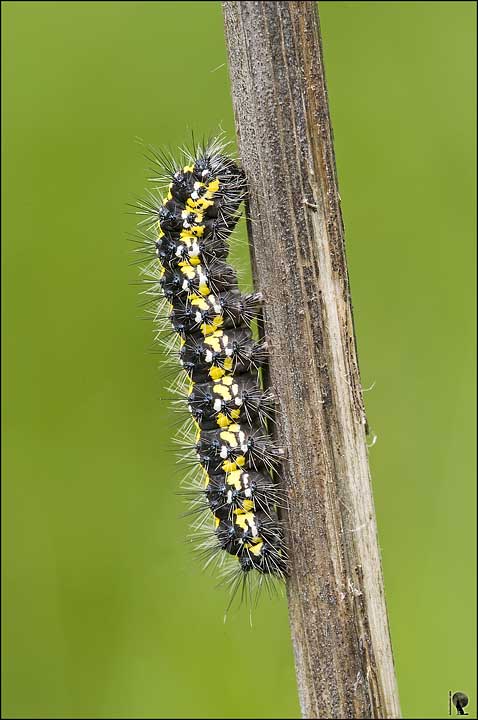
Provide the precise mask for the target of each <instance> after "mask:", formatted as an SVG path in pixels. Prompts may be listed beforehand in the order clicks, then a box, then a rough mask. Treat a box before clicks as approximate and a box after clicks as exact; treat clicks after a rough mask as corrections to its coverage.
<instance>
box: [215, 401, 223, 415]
mask: <svg viewBox="0 0 478 720" xmlns="http://www.w3.org/2000/svg"><path fill="white" fill-rule="evenodd" d="M221 408H222V401H221V400H219V399H218V400H214V410H215V411H216V412H220V410H221Z"/></svg>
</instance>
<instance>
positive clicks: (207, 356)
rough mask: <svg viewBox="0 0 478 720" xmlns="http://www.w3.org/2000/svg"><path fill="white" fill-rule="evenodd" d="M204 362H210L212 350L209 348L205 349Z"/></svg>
mask: <svg viewBox="0 0 478 720" xmlns="http://www.w3.org/2000/svg"><path fill="white" fill-rule="evenodd" d="M206 362H207V363H211V362H212V352H211V350H206Z"/></svg>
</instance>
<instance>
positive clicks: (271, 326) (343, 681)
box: [223, 0, 400, 718]
mask: <svg viewBox="0 0 478 720" xmlns="http://www.w3.org/2000/svg"><path fill="white" fill-rule="evenodd" d="M223 8H224V18H225V29H226V40H227V45H228V52H229V64H230V73H231V82H232V95H233V102H234V110H235V116H236V126H237V134H238V140H239V148H240V156H241V159H242V164H243V167H244V170H245V173H246V176H247V179H248V185H249V212H250V216H251V218H252V220H251V221H250V222H249V233H250V241H251V248H252V254H253V265H254V274H255V281H256V284H257V287H258V289H259V290H261V291H262V293H263V295H264V299H265V306H264V319H265V332H266V338H267V342H268V347H269V357H270V364H269V372H270V380H271V384H272V387H274V388H275V390H276V393H277V395H278V396H279V398H280V412H279V417H278V423H277V434H278V436H279V438H280V441H281V444H283V446H284V447H285V449H286V457H287V460H286V461H285V462H284V468H283V478H284V483H285V487H286V489H287V494H288V501H289V506H290V509H289V511H288V513H287V517H286V518H284V521H285V530H286V537H287V542H288V546H289V551H290V579H289V581H288V599H289V617H290V626H291V632H292V640H293V646H294V652H295V661H296V669H297V680H298V687H299V697H300V703H301V707H302V712H303V715H304V717H307V718H397V717H400V707H399V701H398V693H397V686H396V679H395V671H394V665H393V656H392V649H391V645H390V637H389V629H388V620H387V612H386V607H385V599H384V590H383V580H382V570H381V561H380V553H379V547H378V541H377V530H376V522H375V511H374V505H373V498H372V493H371V486H370V472H369V465H368V456H367V447H366V436H365V431H366V418H365V412H364V406H363V401H362V388H361V384H360V376H359V369H358V362H357V353H356V347H355V335H354V327H353V319H352V305H351V299H350V288H349V280H348V273H347V264H346V258H345V247H344V229H343V223H342V215H341V210H340V197H339V193H338V187H337V175H336V168H335V157H334V148H333V135H332V128H331V125H330V118H329V109H328V101H327V88H326V84H325V77H324V67H323V61H322V48H321V40H320V30H319V18H318V12H317V4H316V3H315V2H309V1H308V0H307V1H301V2H262V1H261V2H249V1H248V2H224V3H223Z"/></svg>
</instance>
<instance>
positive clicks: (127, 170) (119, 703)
mask: <svg viewBox="0 0 478 720" xmlns="http://www.w3.org/2000/svg"><path fill="white" fill-rule="evenodd" d="M2 18H3V20H4V23H3V28H2V31H3V60H4V64H3V80H4V89H3V101H4V102H3V127H4V136H3V150H4V163H3V180H4V182H3V208H4V211H5V212H4V214H3V300H4V302H3V359H4V378H3V390H4V405H3V430H4V433H3V449H4V451H5V452H4V455H3V457H4V466H3V468H4V486H3V500H4V502H3V540H4V542H3V559H4V575H3V605H4V627H3V659H4V662H3V690H4V692H3V716H4V717H11V718H22V717H23V718H57V717H58V718H61V717H67V718H115V717H117V718H125V717H131V718H137V717H141V718H157V717H173V718H181V717H199V718H201V717H204V718H206V717H207V718H214V717H217V718H220V717H227V718H234V717H241V718H249V717H250V718H254V717H259V718H270V717H281V718H286V717H291V718H293V717H298V716H299V709H298V703H297V695H296V689H295V677H294V668H293V656H292V649H291V644H290V637H289V632H288V625H287V611H286V604H285V600H284V599H283V598H282V599H280V598H279V599H276V600H269V599H268V598H266V597H264V598H263V599H262V602H261V605H260V607H259V609H258V610H257V611H256V612H255V613H254V616H253V624H252V627H251V625H250V623H249V617H248V614H247V612H245V611H243V610H241V611H238V612H236V613H234V614H232V615H231V616H230V617H229V618H228V621H227V623H226V624H223V611H224V607H225V596H224V592H223V591H222V590H221V589H217V588H216V587H215V585H216V582H215V580H214V578H211V577H210V575H208V574H207V573H202V572H201V569H200V566H199V564H198V562H197V561H196V560H195V558H194V557H193V555H192V553H191V548H190V542H189V540H188V539H186V538H188V531H187V522H186V520H181V519H178V516H179V515H180V513H181V512H182V509H183V507H182V501H181V499H180V498H179V497H178V496H177V495H176V494H175V492H176V490H177V488H178V483H179V479H180V477H181V470H180V469H179V468H178V467H177V466H176V464H175V457H174V453H173V445H172V443H171V440H170V436H171V434H172V431H173V429H174V423H175V422H176V417H175V416H173V414H172V412H171V410H170V409H169V407H168V405H167V403H166V402H164V401H163V398H164V395H165V392H164V390H163V388H164V385H165V384H166V382H167V379H168V378H169V377H170V371H169V370H167V369H164V368H161V369H160V370H158V356H157V355H154V354H151V353H149V352H148V351H147V350H148V348H149V347H150V346H151V344H152V326H151V323H150V322H149V321H146V322H144V321H142V320H140V319H139V317H141V316H143V315H144V313H143V311H142V310H141V309H139V308H138V297H137V291H138V287H137V286H135V283H137V281H138V270H137V268H136V267H134V266H131V264H130V263H131V255H130V247H129V245H128V242H127V241H126V239H125V238H126V234H127V233H128V232H132V231H133V230H134V224H135V218H134V217H133V216H132V215H129V214H128V213H127V207H126V206H127V203H128V202H134V198H135V196H137V195H140V194H141V193H142V192H143V188H144V187H145V186H146V185H147V179H146V178H147V172H146V162H145V161H144V159H143V156H142V155H143V147H142V146H141V145H140V144H137V143H136V141H135V138H136V137H139V138H141V139H143V140H144V142H146V143H153V144H156V145H159V146H163V147H164V146H170V147H172V148H174V147H176V146H178V145H181V144H183V142H184V141H185V139H186V140H187V139H188V138H189V137H190V133H191V130H194V131H195V132H196V134H197V135H198V136H200V135H202V134H204V135H208V134H210V133H212V132H214V131H216V130H217V129H218V127H219V126H222V127H223V128H224V129H225V130H226V132H227V134H228V136H229V137H231V138H233V137H234V130H233V128H234V124H233V117H232V106H231V99H230V94H229V79H228V70H227V65H226V54H225V47H224V38H223V29H222V17H221V7H220V4H219V3H218V2H200V3H195V2H180V3H176V2H122V3H110V2H93V3H89V2H4V3H2ZM475 20H476V6H475V4H474V3H468V2H430V3H407V2H395V3H384V2H380V3H376V2H373V3H372V2H365V3H362V2H323V3H321V22H322V32H323V38H324V46H325V60H326V70H327V79H328V87H329V97H330V104H331V113H332V120H333V125H334V132H335V138H336V153H337V164H338V171H339V177H340V190H341V196H342V201H343V211H344V217H345V225H346V231H347V249H348V258H349V265H350V276H351V282H352V291H353V300H354V308H355V320H356V326H357V336H358V344H359V352H360V363H361V371H362V380H363V384H364V386H365V387H367V386H370V385H372V383H374V387H373V390H372V391H370V392H368V393H367V394H366V403H367V410H368V415H369V420H370V422H371V425H372V428H373V430H374V431H375V432H376V433H377V436H378V442H377V444H376V445H375V446H374V447H373V449H371V451H370V458H371V464H372V473H373V483H374V492H375V500H376V507H377V515H378V524H379V532H380V541H381V549H382V558H383V565H384V573H385V580H386V590H387V602H388V608H389V612H390V624H391V630H392V637H393V645H394V651H395V659H396V667H397V672H398V679H399V685H400V694H401V702H402V707H403V712H404V716H405V717H415V718H420V717H424V718H427V717H438V718H444V717H446V716H447V713H448V691H449V690H452V691H454V690H462V691H465V692H467V693H468V695H469V696H470V705H469V708H467V709H468V710H469V711H470V717H476V715H474V714H473V713H474V712H475V708H476V686H475V685H474V682H475V681H474V677H475V672H474V667H475V666H474V647H475V621H474V601H475V596H474V586H475V583H474V551H473V550H472V548H473V545H474V544H473V537H474V521H475V515H474V489H473V487H474V482H473V478H474V444H475V440H474V439H475V427H474V412H473V411H474V402H473V398H474V395H475V385H474V367H475V356H474V337H475V336H474V319H475V318H474V310H473V307H474V292H475V288H474V278H475V273H474V265H475V256H474V253H475V250H474V233H475V227H474V213H475V200H474V198H475V165H474V162H473V158H474V152H475V145H474V130H475V109H474V108H475V90H474V87H475V71H474V65H475V62H474V60H475ZM235 256H236V257H237V258H238V259H239V262H240V264H241V265H242V266H244V267H245V266H247V256H246V246H245V245H244V244H243V245H240V244H239V245H238V246H237V250H236V252H235Z"/></svg>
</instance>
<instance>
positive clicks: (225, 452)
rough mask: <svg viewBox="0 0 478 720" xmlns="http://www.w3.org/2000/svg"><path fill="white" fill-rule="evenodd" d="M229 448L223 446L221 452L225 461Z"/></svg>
mask: <svg viewBox="0 0 478 720" xmlns="http://www.w3.org/2000/svg"><path fill="white" fill-rule="evenodd" d="M228 451H229V448H228V447H227V445H221V452H220V453H219V454H220V456H221V457H222V459H223V460H226V458H227V454H228Z"/></svg>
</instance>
